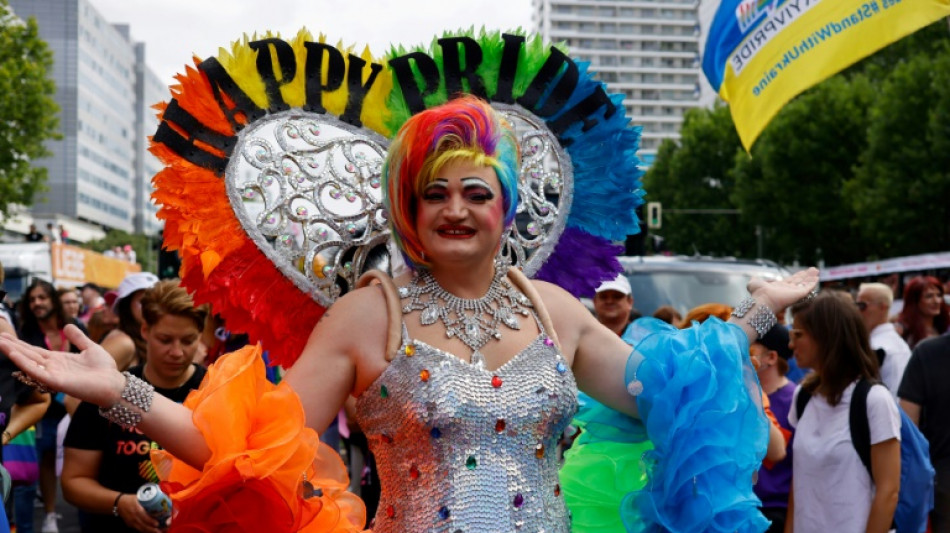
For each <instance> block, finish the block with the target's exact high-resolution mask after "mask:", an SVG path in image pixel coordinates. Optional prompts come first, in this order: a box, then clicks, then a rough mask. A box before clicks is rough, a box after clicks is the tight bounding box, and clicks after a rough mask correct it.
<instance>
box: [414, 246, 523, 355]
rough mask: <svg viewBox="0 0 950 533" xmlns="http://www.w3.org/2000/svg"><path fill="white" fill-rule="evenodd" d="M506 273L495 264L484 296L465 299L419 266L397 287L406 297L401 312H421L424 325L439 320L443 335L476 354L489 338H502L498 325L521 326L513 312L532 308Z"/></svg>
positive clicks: (501, 266) (502, 267)
mask: <svg viewBox="0 0 950 533" xmlns="http://www.w3.org/2000/svg"><path fill="white" fill-rule="evenodd" d="M506 274H507V269H506V268H505V267H504V265H502V264H500V263H496V264H495V275H494V277H493V278H492V282H491V285H490V286H489V287H488V292H486V293H485V296H482V297H481V298H477V299H474V300H467V299H464V298H459V297H458V296H455V295H453V294H451V293H450V292H449V291H447V290H445V289H443V288H442V287H441V286H440V285H439V282H438V281H436V279H435V277H433V276H432V273H431V272H429V271H428V270H427V269H420V271H419V272H418V274H417V275H416V276H415V277H414V278H413V279H412V281H411V282H410V283H409V285H407V286H405V287H400V288H399V297H400V298H401V299H403V300H405V299H407V298H408V299H409V302H408V303H406V304H405V305H403V308H402V312H403V314H408V313H411V312H412V311H422V314H421V315H420V316H419V320H420V322H421V323H422V325H423V326H429V325H432V324H435V322H436V321H437V320H441V321H442V324H443V325H444V326H445V335H446V337H449V338H452V337H457V338H458V339H459V340H460V341H462V342H463V343H465V345H466V346H468V347H469V348H471V349H472V351H473V352H475V353H476V354H477V353H478V349H479V348H481V347H482V346H484V345H485V344H486V343H487V342H488V341H489V340H491V339H496V340H497V339H500V338H501V331H499V329H498V325H499V324H504V325H506V326H508V327H509V328H511V329H515V330H517V329H521V324H520V323H519V322H518V317H517V316H516V315H517V314H521V315H523V316H528V315H529V311H528V308H530V307H532V305H531V300H529V299H528V298H527V297H526V296H525V295H523V294H521V293H520V292H518V291H517V290H516V289H515V288H514V287H512V286H511V284H510V283H508V279H507V275H506ZM473 362H475V358H473Z"/></svg>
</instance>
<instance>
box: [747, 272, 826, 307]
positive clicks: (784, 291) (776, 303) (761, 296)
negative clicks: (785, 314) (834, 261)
mask: <svg viewBox="0 0 950 533" xmlns="http://www.w3.org/2000/svg"><path fill="white" fill-rule="evenodd" d="M817 287H818V269H817V268H814V267H812V268H808V269H805V270H801V271H799V272H796V273H794V274H792V275H791V276H788V277H786V278H784V279H781V280H778V281H765V280H763V279H762V278H754V279H752V281H750V282H749V285H748V287H747V288H748V290H749V294H751V295H752V297H753V298H755V299H756V300H759V301H761V302H762V303H763V304H765V305H767V306H768V307H769V308H770V309H773V310H775V311H776V312H778V310H780V309H785V308H786V307H788V306H790V305H792V304H794V303H795V302H797V301H799V300H801V299H802V298H805V297H806V296H808V295H809V294H811V293H812V291H813V290H815V289H816V288H817Z"/></svg>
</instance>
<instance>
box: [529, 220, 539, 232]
mask: <svg viewBox="0 0 950 533" xmlns="http://www.w3.org/2000/svg"><path fill="white" fill-rule="evenodd" d="M528 233H530V234H531V235H540V234H541V227H540V226H539V225H538V223H537V222H530V223H528Z"/></svg>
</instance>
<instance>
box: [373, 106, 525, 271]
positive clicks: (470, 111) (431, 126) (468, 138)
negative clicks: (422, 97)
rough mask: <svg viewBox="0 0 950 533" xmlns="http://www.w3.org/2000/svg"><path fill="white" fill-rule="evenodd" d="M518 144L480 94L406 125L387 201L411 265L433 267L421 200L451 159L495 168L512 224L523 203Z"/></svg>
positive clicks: (389, 171) (386, 172)
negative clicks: (419, 216)
mask: <svg viewBox="0 0 950 533" xmlns="http://www.w3.org/2000/svg"><path fill="white" fill-rule="evenodd" d="M518 146H519V145H518V141H517V138H516V137H515V134H514V131H513V130H512V128H511V126H510V125H509V124H508V122H507V121H506V120H505V119H504V118H503V117H502V116H501V115H500V114H499V113H498V112H496V111H495V110H494V109H492V107H491V106H490V105H488V103H486V102H485V101H483V100H480V99H478V98H476V97H474V96H464V97H461V98H458V99H455V100H451V101H449V102H448V103H445V104H442V105H440V106H438V107H433V108H432V109H427V110H425V111H423V112H421V113H418V114H416V115H414V116H412V117H410V118H409V120H407V121H406V123H405V124H403V126H402V127H401V128H400V129H399V132H398V133H397V134H396V137H395V138H394V139H393V141H392V143H391V144H390V145H389V153H388V155H387V157H386V162H385V164H384V165H383V189H384V190H385V191H386V194H385V197H384V199H383V202H384V205H385V206H386V210H387V211H388V212H389V225H390V229H391V230H392V236H393V240H394V241H395V243H396V245H397V246H398V247H399V251H400V252H402V255H403V258H404V259H405V260H406V264H407V265H408V266H409V267H410V268H412V269H413V270H415V269H416V268H418V267H428V266H429V264H428V263H427V262H426V260H425V255H424V254H423V250H422V244H421V241H420V239H419V234H418V232H417V231H416V225H415V219H416V205H417V202H418V198H419V196H420V195H421V194H422V191H423V189H425V187H426V186H427V185H428V184H429V183H431V182H432V181H433V180H434V179H436V177H437V176H438V174H439V173H440V172H441V170H442V169H443V168H445V166H446V165H448V164H449V163H454V162H457V161H467V162H470V163H473V164H475V165H480V166H486V167H492V168H493V169H494V170H495V174H497V176H498V181H499V183H500V184H501V194H502V200H503V205H504V210H505V227H507V226H509V225H510V224H511V223H512V221H513V220H514V218H515V211H516V209H517V207H518V171H519V169H520V166H521V161H520V154H519V150H518Z"/></svg>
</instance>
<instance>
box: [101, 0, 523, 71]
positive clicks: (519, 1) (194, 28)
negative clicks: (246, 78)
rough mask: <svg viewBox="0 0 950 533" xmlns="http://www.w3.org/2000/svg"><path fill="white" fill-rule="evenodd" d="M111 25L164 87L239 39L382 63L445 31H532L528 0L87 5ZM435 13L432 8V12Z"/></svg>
mask: <svg viewBox="0 0 950 533" xmlns="http://www.w3.org/2000/svg"><path fill="white" fill-rule="evenodd" d="M89 1H90V2H91V3H92V5H93V6H95V8H96V9H97V10H98V11H99V13H100V14H101V15H102V16H103V18H105V19H106V20H107V21H108V22H110V23H112V24H128V25H129V28H130V32H131V34H132V39H133V40H134V41H136V42H145V43H146V48H145V50H146V52H145V54H146V63H148V65H149V66H150V67H151V68H152V70H154V71H155V73H156V74H157V75H158V77H159V79H161V81H162V82H163V83H166V84H171V83H173V82H174V78H173V76H174V75H175V74H176V73H178V72H182V71H183V70H184V66H185V65H186V64H189V65H190V64H191V57H192V55H197V56H198V57H200V58H202V59H205V58H207V57H210V56H212V55H216V54H217V51H218V48H219V47H222V46H227V45H229V44H230V43H231V42H232V41H235V40H238V39H240V38H241V36H242V35H243V34H245V33H247V34H248V35H251V34H253V33H255V32H258V33H263V32H264V31H266V30H271V31H277V32H280V34H281V36H282V37H290V36H293V35H295V34H296V33H297V31H298V30H299V29H300V28H302V27H306V28H307V29H308V30H310V33H312V34H313V35H314V37H316V36H317V35H318V34H320V33H324V34H326V36H327V42H330V43H333V44H336V43H337V42H339V41H342V42H343V44H344V45H349V44H354V45H357V49H359V50H361V49H362V47H363V45H364V44H368V45H369V46H370V50H372V52H373V55H375V56H377V57H378V56H382V55H384V54H385V53H386V51H388V45H389V44H390V43H400V44H404V45H417V44H422V43H426V44H428V43H429V42H430V41H431V40H432V37H434V36H436V35H439V34H441V33H442V32H443V31H445V30H456V29H459V28H469V27H472V26H475V27H476V28H480V27H482V26H485V27H486V28H488V29H500V30H509V29H514V28H517V27H523V28H525V29H529V30H530V29H531V27H532V26H531V0H465V1H458V0H450V1H442V2H437V1H434V0H309V1H308V0H162V2H155V1H154V0H149V1H146V0H89ZM433 6H438V7H433Z"/></svg>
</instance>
